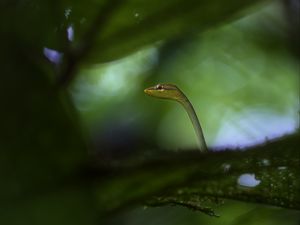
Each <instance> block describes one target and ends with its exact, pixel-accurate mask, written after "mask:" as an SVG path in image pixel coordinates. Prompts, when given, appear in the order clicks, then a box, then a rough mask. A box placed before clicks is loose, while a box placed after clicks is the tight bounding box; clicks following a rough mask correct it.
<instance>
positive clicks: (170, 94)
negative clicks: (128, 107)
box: [144, 84, 208, 152]
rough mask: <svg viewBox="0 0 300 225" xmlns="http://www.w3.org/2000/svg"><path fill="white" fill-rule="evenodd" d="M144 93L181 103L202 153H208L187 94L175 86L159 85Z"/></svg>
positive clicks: (147, 89)
mask: <svg viewBox="0 0 300 225" xmlns="http://www.w3.org/2000/svg"><path fill="white" fill-rule="evenodd" d="M144 92H145V93H146V94H147V95H150V96H152V97H156V98H163V99H170V100H175V101H177V102H179V103H180V104H181V105H182V106H183V107H184V109H185V110H186V112H187V114H188V115H189V118H190V120H191V122H192V124H193V127H194V129H195V132H196V135H197V137H198V140H199V147H200V151H201V152H207V151H208V150H207V146H206V143H205V139H204V135H203V131H202V128H201V125H200V122H199V119H198V117H197V114H196V112H195V110H194V107H193V105H192V104H191V102H190V101H189V100H188V98H187V97H186V96H185V94H184V93H183V92H182V91H181V90H180V89H179V88H178V87H177V86H176V85H174V84H157V85H155V86H153V87H149V88H146V89H145V90H144Z"/></svg>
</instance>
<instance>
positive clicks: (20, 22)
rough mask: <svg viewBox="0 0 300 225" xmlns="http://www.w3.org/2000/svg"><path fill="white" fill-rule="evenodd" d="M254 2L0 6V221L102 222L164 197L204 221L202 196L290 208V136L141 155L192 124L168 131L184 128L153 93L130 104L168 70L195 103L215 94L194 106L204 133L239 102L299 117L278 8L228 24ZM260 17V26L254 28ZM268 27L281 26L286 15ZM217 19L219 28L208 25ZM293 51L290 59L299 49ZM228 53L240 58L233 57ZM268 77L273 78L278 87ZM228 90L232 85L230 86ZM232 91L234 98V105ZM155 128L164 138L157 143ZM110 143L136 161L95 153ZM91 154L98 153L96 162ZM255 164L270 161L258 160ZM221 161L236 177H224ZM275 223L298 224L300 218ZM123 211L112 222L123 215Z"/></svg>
mask: <svg viewBox="0 0 300 225" xmlns="http://www.w3.org/2000/svg"><path fill="white" fill-rule="evenodd" d="M256 2H258V1H249V0H246V1H237V0H230V1H226V2H222V1H219V0H210V1H207V0H202V1H195V0H185V1H183V0H175V1H137V0H128V1H121V0H113V1H104V0H89V1H85V2H83V1H75V0H74V1H71V0H63V1H58V0H55V1H50V0H48V1H38V0H17V1H11V0H4V1H1V2H0V34H1V42H0V50H1V52H0V63H1V78H0V79H1V81H0V99H1V103H2V110H1V113H0V118H1V130H0V150H1V151H0V171H1V172H0V181H1V186H0V200H1V204H0V223H1V224H31V225H33V224H45V225H47V224H74V225H79V224H99V221H101V220H102V219H107V217H109V216H110V215H114V216H115V215H116V213H117V212H120V210H122V209H125V208H131V207H133V206H135V205H136V204H141V203H142V204H148V205H155V204H156V205H162V204H167V203H170V202H168V201H162V200H163V199H164V200H165V199H168V198H169V199H170V198H172V199H173V200H172V202H171V203H172V204H185V205H186V206H187V207H189V208H193V206H195V205H192V204H190V202H191V201H192V202H193V203H195V204H196V205H197V207H198V206H199V207H198V208H197V209H199V210H200V211H201V210H202V211H204V212H209V213H211V212H212V210H211V209H210V206H208V207H207V206H206V205H205V204H207V202H205V201H204V200H203V199H205V196H209V197H214V198H215V197H219V198H230V199H236V200H242V201H245V202H248V201H250V202H257V203H264V204H270V205H274V206H281V207H284V208H290V209H298V210H299V204H300V202H299V199H300V198H299V179H298V177H299V152H298V151H297V149H298V145H299V135H297V134H296V135H294V136H291V137H288V138H287V139H283V140H279V141H278V142H275V143H269V144H266V146H265V147H264V146H258V147H257V148H254V149H253V150H249V151H245V152H242V151H241V152H230V151H224V152H212V153H209V154H208V155H206V156H204V155H203V156H202V155H200V154H198V153H190V152H186V153H180V152H178V153H172V152H170V153H164V152H161V151H159V150H157V148H155V149H156V150H151V151H150V152H151V153H150V152H149V149H153V147H156V146H157V145H160V146H163V144H162V145H161V142H165V141H166V142H168V141H167V140H168V137H167V136H168V135H169V140H171V141H169V142H174V143H175V144H174V145H173V146H172V145H169V146H171V147H173V148H174V146H179V145H178V142H175V141H173V140H174V138H173V137H174V134H175V132H176V137H177V139H178V140H179V142H181V141H183V140H188V139H184V133H186V136H188V137H192V136H193V134H192V133H187V132H180V135H178V130H181V131H184V130H191V129H190V128H191V127H188V125H185V124H187V123H186V122H183V124H184V126H185V127H183V128H182V129H181V128H180V129H178V130H175V129H170V126H165V124H166V123H167V124H169V122H171V123H172V122H173V121H178V122H179V123H180V121H183V120H177V119H176V118H177V117H176V116H175V117H173V119H170V120H171V121H167V120H166V121H164V119H163V116H164V115H167V114H168V113H167V110H166V109H167V107H168V105H166V103H159V102H155V101H153V103H151V104H152V106H150V107H149V104H150V103H149V101H150V100H149V99H147V100H141V97H137V96H141V93H142V89H143V86H144V85H145V84H146V83H147V84H149V83H151V84H152V83H153V82H155V81H159V82H161V81H169V80H170V77H171V74H172V75H173V74H174V77H173V79H172V81H173V82H176V83H180V85H181V86H182V87H183V89H184V90H188V91H189V90H191V92H190V93H191V98H192V99H193V100H194V99H196V96H203V95H208V93H209V91H208V90H210V89H212V90H214V91H211V93H210V95H208V98H206V99H201V101H200V100H199V102H197V101H193V103H194V104H195V105H196V106H197V107H199V109H203V108H204V109H206V110H207V112H206V113H205V111H200V110H197V111H200V112H201V114H202V112H203V116H201V120H203V121H205V124H206V125H205V126H204V127H205V129H207V131H208V132H207V133H212V134H216V133H217V131H218V130H219V129H220V125H221V122H222V121H221V120H216V119H214V118H213V115H210V113H208V112H212V111H214V112H220V113H219V114H223V113H224V107H225V106H226V107H228V106H232V105H233V106H234V107H235V108H236V109H238V110H237V111H240V112H241V111H242V110H244V109H245V107H244V106H245V105H243V104H247V105H250V106H255V107H256V106H259V105H260V104H264V103H265V102H268V105H267V106H268V109H270V108H271V109H272V108H276V109H278V112H279V114H280V113H282V114H284V113H285V112H286V111H288V112H289V113H290V114H292V117H293V118H298V115H297V113H299V111H298V110H299V105H298V106H297V103H296V102H297V99H298V97H299V96H298V95H297V94H298V93H297V88H299V87H297V86H296V84H297V81H299V77H297V75H299V74H297V72H299V67H298V66H299V64H298V63H299V61H297V58H296V57H295V58H294V56H292V55H291V54H290V52H289V51H287V50H288V48H287V47H286V46H285V45H284V44H282V43H284V41H286V40H297V38H295V35H296V36H297V35H298V31H297V29H294V30H296V32H290V34H291V35H292V37H291V38H289V36H281V34H283V33H284V32H282V30H276V29H277V28H278V26H273V24H274V23H271V22H270V21H272V19H273V18H277V17H272V13H273V12H274V11H275V12H278V9H281V7H280V4H279V3H278V2H277V4H275V8H276V7H277V8H276V9H275V10H274V9H272V7H274V5H272V6H271V10H270V11H268V10H266V12H263V13H262V14H260V15H262V17H261V18H260V17H256V19H255V18H254V19H253V20H256V22H255V21H254V22H253V21H252V22H251V18H250V20H244V19H242V20H239V21H238V22H237V23H231V24H227V23H228V22H231V21H233V20H234V19H237V18H240V17H241V16H244V15H247V14H250V13H251V12H253V11H254V10H258V9H260V8H263V7H264V6H265V4H266V3H260V5H254V4H255V3H256ZM286 4H288V3H286ZM289 4H292V2H290V3H289ZM249 8H252V10H249ZM286 9H287V10H288V9H290V7H286ZM276 10H277V11H276ZM295 12H296V14H297V13H298V11H297V10H296V11H295ZM295 12H294V13H295ZM266 15H269V16H270V19H266V18H267V17H266ZM280 18H283V17H280ZM291 18H294V17H293V16H291ZM246 19H247V18H246ZM257 21H267V22H266V23H262V25H263V26H258V27H256V25H253V24H256V23H257ZM268 21H269V23H268ZM293 21H295V20H293ZM277 22H278V24H280V26H282V27H285V26H286V24H285V22H284V19H281V20H279V21H277ZM277 22H276V23H277ZM286 23H288V22H286ZM222 24H226V25H225V26H223V27H221V28H220V29H215V28H216V27H217V26H219V25H222ZM291 24H294V22H293V23H291ZM292 30H293V29H292ZM199 34H201V35H199ZM228 35H229V36H228ZM268 35H269V36H268ZM273 37H276V38H273ZM245 43H247V44H245ZM174 46H175V47H174ZM233 46H235V47H236V48H233ZM231 50H234V51H231ZM293 50H295V49H293ZM294 52H296V54H295V55H296V56H297V48H296V50H295V51H294ZM271 55H272V56H271ZM215 56H217V57H215ZM220 56H221V58H220ZM233 56H234V57H236V58H238V59H239V60H232V57H233ZM249 56H251V57H249ZM220 59H221V60H220ZM112 60H114V61H112ZM262 61H263V62H265V64H262V63H261V62H262ZM104 62H105V63H104ZM233 62H235V64H232V63H233ZM240 62H243V64H241V63H240ZM229 64H231V65H233V67H234V68H235V69H232V67H229V66H228V65H229ZM253 65H255V66H253ZM253 68H254V69H253ZM224 71H225V72H226V73H223V72H224ZM198 74H201V76H200V75H198ZM220 74H222V75H220ZM225 74H226V75H225ZM249 74H250V76H251V77H250V76H249ZM265 74H267V75H266V76H264V75H265ZM295 74H296V75H295ZM76 75H78V77H76V79H75V81H76V82H74V83H72V82H73V80H74V78H75V76H76ZM143 75H144V76H143ZM194 78H195V79H194ZM196 78H197V79H196ZM246 79H247V80H249V82H245V80H246ZM216 81H218V82H219V83H218V84H217V85H214V84H215V82H216ZM269 81H275V83H277V84H278V85H279V86H280V89H279V90H280V91H278V86H274V83H272V82H269ZM233 82H234V83H235V85H236V86H234V85H232V86H231V84H232V83H233ZM70 83H72V86H71V87H70V88H69V87H68V85H69V84H70ZM269 84H270V85H269ZM191 86H194V87H195V90H194V91H193V90H192V89H190V87H191ZM245 90H247V91H245ZM257 90H259V92H258V91H257ZM295 90H296V91H295ZM295 92H296V94H295ZM193 95H194V96H193ZM232 96H239V97H240V100H239V101H240V102H237V101H236V98H233V97H232ZM249 96H252V97H253V96H254V98H249ZM270 98H272V101H269V100H270ZM87 99H88V100H89V101H87ZM249 99H250V101H249ZM245 100H247V101H245ZM218 101H219V102H218ZM98 102H99V103H98ZM211 102H216V103H217V102H218V104H209V103H211ZM244 102H246V103H244ZM112 103H113V104H112ZM212 105H214V106H212ZM176 110H177V109H176ZM137 112H138V113H137ZM177 112H178V113H180V114H181V113H182V112H181V111H180V112H179V111H175V114H176V113H177ZM150 115H154V116H155V118H151V119H150V117H151V116H150ZM157 115H160V116H159V117H157ZM116 118H119V121H118V120H116ZM171 118H172V117H171ZM174 118H175V119H174ZM215 118H217V116H215ZM223 119H227V120H228V118H226V117H224V118H223ZM294 120H295V119H294ZM141 121H144V122H141ZM209 121H216V122H215V123H212V124H209ZM293 122H295V121H293ZM120 124H121V125H122V126H120ZM161 124H162V126H161ZM175 125H176V124H175ZM172 126H174V123H173V125H172ZM206 126H207V127H206ZM295 126H296V125H295ZM273 128H274V127H273ZM293 128H295V127H293ZM164 129H165V130H164ZM99 130H100V133H101V134H102V135H99ZM159 130H160V131H159ZM209 130H210V131H209ZM156 131H158V133H162V134H164V136H162V138H156V136H155V133H156ZM288 131H289V132H290V131H295V129H290V130H288ZM110 134H111V135H110ZM212 134H211V135H208V140H209V141H210V142H211V143H213V140H214V139H217V137H216V135H215V136H213V135H212ZM281 134H282V133H281ZM90 136H92V137H90ZM260 136H264V135H261V134H260ZM170 137H171V139H170ZM182 137H183V138H182ZM90 139H92V141H90ZM157 139H158V140H160V141H159V143H156V141H157ZM263 139H264V137H263ZM112 142H114V143H116V146H115V147H114V146H113V145H112V144H111V143H112ZM183 142H184V141H183ZM176 143H177V144H176ZM185 143H193V141H191V139H189V140H188V141H186V142H185ZM183 146H193V145H185V144H183ZM115 149H116V150H117V151H119V152H122V154H123V156H124V155H126V156H127V155H129V156H132V153H133V152H134V151H133V150H135V149H139V152H140V153H138V154H136V155H134V156H136V157H132V158H130V157H129V158H125V159H123V160H116V161H114V160H113V159H111V158H110V159H108V160H105V158H104V156H107V155H105V154H103V151H104V150H105V151H107V152H108V154H109V155H112V156H115V155H114V150H115ZM99 151H100V153H101V154H103V155H100V156H99V155H97V154H98V153H99ZM136 151H138V150H136ZM141 152H142V154H141ZM127 153H131V154H127ZM147 154H148V155H147ZM241 159H243V160H241ZM264 160H269V161H270V162H271V164H270V166H266V165H262V164H259V163H261V162H265V161H264ZM95 161H96V162H95ZM222 165H231V166H232V168H234V170H233V171H231V170H230V171H229V172H228V173H226V175H224V168H223V167H222ZM282 170H283V171H282ZM241 173H255V175H257V176H258V179H261V180H262V185H259V186H258V188H254V189H253V190H254V191H249V190H246V189H240V188H239V187H237V186H236V182H237V181H236V180H237V178H238V176H239V175H240V174H241ZM285 173H287V174H285ZM289 174H292V175H291V176H289ZM158 175H159V176H158ZM195 178H197V179H195ZM283 178H284V182H286V183H284V182H283V180H282V179H283ZM272 185H274V186H272ZM220 190H221V191H220ZM154 195H155V196H156V197H155V198H153V196H154ZM182 195H184V198H183V197H182ZM195 196H196V197H197V198H195ZM202 196H203V198H199V197H202ZM174 199H175V200H174ZM195 199H196V200H195ZM202 201H203V202H204V203H203V204H204V205H203V208H202ZM234 207H236V206H234ZM251 207H253V206H251ZM251 207H250V208H251ZM237 208H238V207H237ZM246 208H247V207H246ZM250 208H249V210H248V208H247V210H246V209H245V210H244V211H243V212H239V213H240V214H239V215H241V218H236V224H238V223H239V220H240V221H244V220H247V221H248V223H249V224H250V223H251V222H249V220H248V218H246V219H243V218H242V216H243V214H244V213H247V212H248V211H249V212H248V213H247V214H245V215H246V216H247V217H249V216H251V217H252V212H251V210H250ZM253 208H254V207H253ZM207 209H208V211H205V210H207ZM161 210H162V212H163V209H161ZM225 210H226V209H225ZM227 210H230V207H229V209H227ZM265 210H266V214H267V213H268V212H269V211H268V210H267V209H265ZM276 210H279V209H276ZM274 211H275V210H274ZM270 212H271V211H270ZM184 213H185V212H184ZM184 213H183V214H182V215H184ZM272 213H273V212H271V215H273V214H272ZM179 214H180V213H179ZM223 214H224V215H225V214H226V212H225V213H222V215H223ZM228 214H230V215H231V214H234V212H228ZM144 215H145V214H144ZM157 215H160V216H161V214H157ZM283 215H289V217H290V218H291V220H292V221H296V220H297V219H299V212H294V211H284V212H283ZM120 216H121V220H122V218H123V219H124V218H126V217H130V213H129V214H127V215H123V217H122V215H120ZM135 216H136V218H137V219H139V216H138V215H137V214H134V217H135ZM194 216H195V214H193V216H191V217H194ZM142 217H143V216H142ZM151 217H152V215H150V216H149V217H147V218H148V220H149V221H150V218H151ZM224 218H225V220H226V218H228V215H227V217H226V216H225V217H224ZM254 218H255V217H254ZM129 221H130V220H129ZM199 221H205V222H207V223H209V224H211V221H208V219H207V218H204V219H203V218H200V219H195V220H194V222H195V223H198V222H199ZM279 221H283V220H279ZM233 222H234V221H233ZM255 222H256V221H255ZM107 223H108V224H109V223H112V224H113V223H114V221H107ZM169 223H172V220H170V221H169ZM123 224H126V222H123ZM161 224H166V223H165V221H162V222H161ZM186 224H187V223H186ZM290 224H292V222H291V223H290Z"/></svg>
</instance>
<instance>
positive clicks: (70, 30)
mask: <svg viewBox="0 0 300 225" xmlns="http://www.w3.org/2000/svg"><path fill="white" fill-rule="evenodd" d="M67 37H68V40H69V41H73V40H74V28H73V26H72V25H70V26H68V28H67Z"/></svg>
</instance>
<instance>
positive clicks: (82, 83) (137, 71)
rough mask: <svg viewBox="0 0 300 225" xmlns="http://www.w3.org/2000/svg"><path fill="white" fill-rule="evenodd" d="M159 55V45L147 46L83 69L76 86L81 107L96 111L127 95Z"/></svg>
mask: <svg viewBox="0 0 300 225" xmlns="http://www.w3.org/2000/svg"><path fill="white" fill-rule="evenodd" d="M157 54H158V53H157V49H156V48H154V47H152V48H147V49H144V50H141V51H138V52H136V53H134V54H132V55H130V56H128V57H125V58H123V59H121V60H117V61H114V62H111V63H105V64H99V65H95V66H92V67H90V68H89V69H87V70H83V71H81V72H80V74H79V76H78V79H77V82H76V84H75V86H74V87H73V89H72V95H73V97H74V100H75V104H76V106H77V107H78V109H80V110H84V111H87V110H90V111H93V110H95V108H98V107H99V105H101V104H102V103H105V102H107V101H112V102H116V101H117V100H119V99H122V98H127V96H128V95H129V94H130V93H133V92H134V91H136V89H137V88H139V83H140V82H142V80H144V79H145V77H144V76H141V75H145V74H146V73H147V71H148V70H149V69H150V68H152V66H153V65H154V64H155V63H156V62H157V57H158V56H157Z"/></svg>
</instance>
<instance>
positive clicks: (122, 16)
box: [90, 0, 255, 62]
mask: <svg viewBox="0 0 300 225" xmlns="http://www.w3.org/2000/svg"><path fill="white" fill-rule="evenodd" d="M120 2H121V3H119V4H123V5H122V6H121V7H120V9H119V10H116V12H113V13H112V15H111V16H110V17H109V18H108V19H109V21H108V22H107V23H108V24H107V26H106V27H105V29H103V31H102V29H101V30H100V31H102V32H98V31H99V30H98V27H97V23H95V24H94V27H91V28H90V29H91V30H93V33H92V34H91V35H95V37H94V40H95V45H94V47H93V48H92V51H91V54H90V59H91V60H92V61H94V62H101V61H109V60H114V59H117V58H119V57H121V56H124V55H126V54H128V53H130V52H132V51H135V50H138V49H139V48H141V47H143V46H145V45H148V44H153V43H155V42H157V41H162V40H164V39H170V38H171V39H174V38H175V37H176V36H180V35H182V34H189V33H193V32H199V31H202V30H204V29H207V28H209V27H212V26H215V25H217V24H220V23H224V21H226V20H228V19H232V18H233V17H236V16H237V14H238V13H240V11H241V10H243V9H245V7H247V6H251V5H253V4H254V3H255V1H254V2H253V1H242V2H241V1H236V0H231V1H226V2H222V1H218V0H213V1H207V0H202V1H195V0H188V1H183V0H176V1H170V0H169V1H146V2H145V1H137V0H129V1H124V2H122V1H120Z"/></svg>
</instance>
